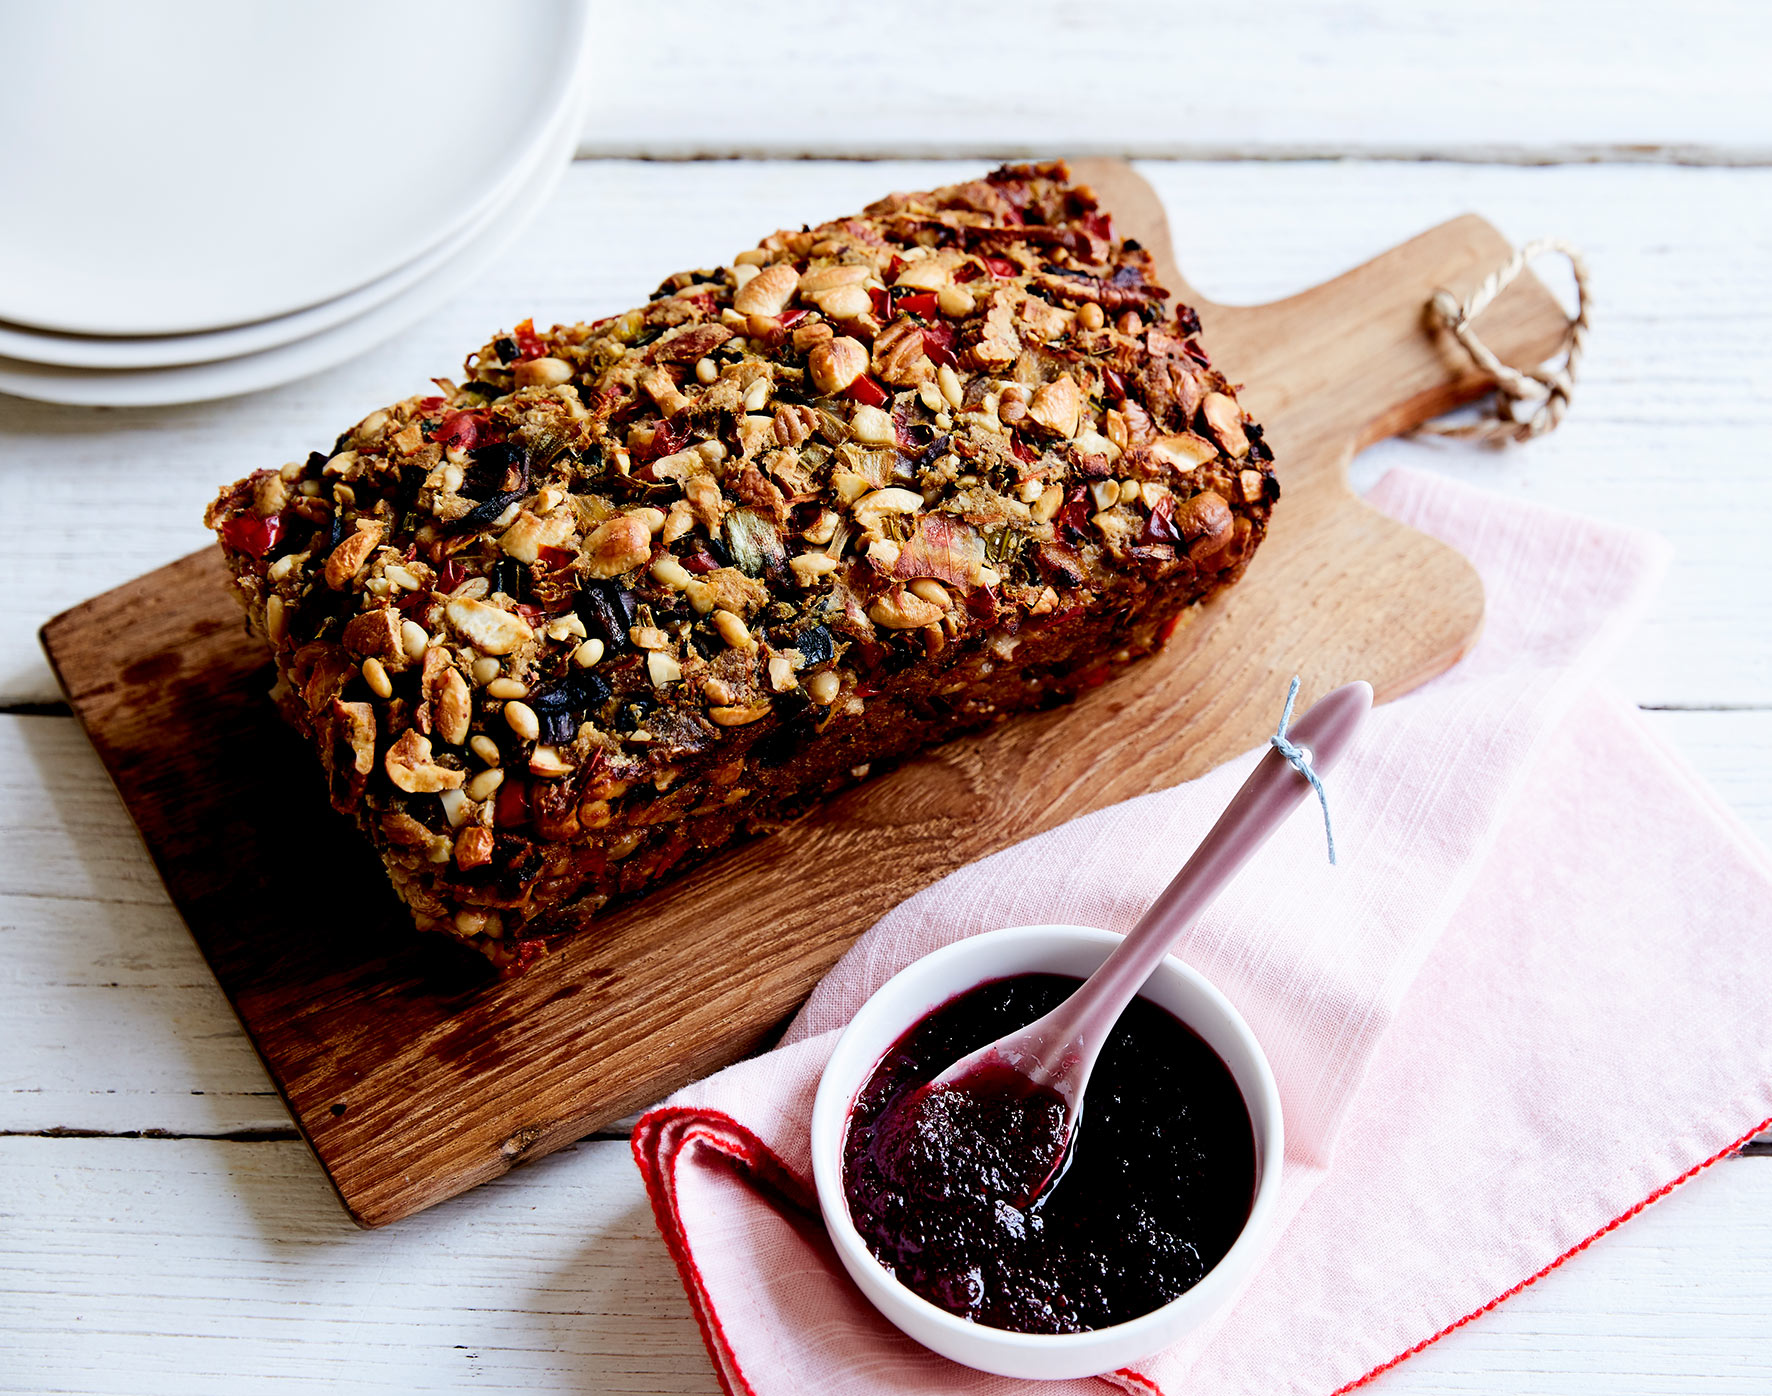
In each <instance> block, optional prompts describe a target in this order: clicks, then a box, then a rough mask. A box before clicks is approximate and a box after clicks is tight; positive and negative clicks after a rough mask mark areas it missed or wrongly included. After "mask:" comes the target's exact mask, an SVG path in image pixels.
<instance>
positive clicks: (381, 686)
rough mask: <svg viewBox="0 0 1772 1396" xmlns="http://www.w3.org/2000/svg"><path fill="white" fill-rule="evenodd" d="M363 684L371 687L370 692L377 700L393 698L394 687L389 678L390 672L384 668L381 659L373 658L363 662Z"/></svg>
mask: <svg viewBox="0 0 1772 1396" xmlns="http://www.w3.org/2000/svg"><path fill="white" fill-rule="evenodd" d="M363 682H364V683H366V684H368V685H369V691H370V692H371V693H373V694H374V695H375V696H376V697H377V698H392V697H393V696H394V685H393V682H392V680H390V679H389V678H388V671H387V670H386V669H384V668H383V667H382V662H381V660H379V659H376V658H374V657H371V658H369V659H365V660H364V661H363Z"/></svg>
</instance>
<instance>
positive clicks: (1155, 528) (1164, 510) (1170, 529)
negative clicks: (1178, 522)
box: [1140, 494, 1181, 543]
mask: <svg viewBox="0 0 1772 1396" xmlns="http://www.w3.org/2000/svg"><path fill="white" fill-rule="evenodd" d="M1140 541H1141V542H1145V543H1179V542H1180V541H1181V533H1180V531H1179V530H1178V529H1177V528H1176V527H1175V496H1174V495H1168V494H1166V495H1163V496H1162V497H1161V498H1159V499H1158V500H1157V502H1156V504H1154V505H1153V506H1152V507H1151V516H1150V518H1149V520H1147V521H1146V523H1145V526H1144V537H1143V538H1142V539H1141V540H1140Z"/></svg>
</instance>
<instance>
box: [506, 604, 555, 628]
mask: <svg viewBox="0 0 1772 1396" xmlns="http://www.w3.org/2000/svg"><path fill="white" fill-rule="evenodd" d="M511 614H512V615H516V616H521V617H522V618H523V623H524V624H525V625H527V626H528V627H529V628H530V629H531V630H537V629H539V628H540V627H541V625H542V622H544V621H545V620H547V618H548V613H547V612H546V611H544V610H543V609H542V608H541V607H540V606H532V605H530V604H529V603H528V602H527V601H523V602H519V603H518V604H517V605H515V606H513V607H511Z"/></svg>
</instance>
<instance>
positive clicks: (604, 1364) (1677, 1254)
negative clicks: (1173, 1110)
mask: <svg viewBox="0 0 1772 1396" xmlns="http://www.w3.org/2000/svg"><path fill="white" fill-rule="evenodd" d="M0 1195H3V1196H4V1197H5V1198H6V1199H7V1201H6V1204H5V1206H4V1209H3V1210H0V1242H3V1243H0V1352H4V1353H5V1354H6V1358H5V1361H4V1362H3V1363H0V1389H4V1390H8V1391H32V1392H40V1391H81V1392H93V1393H99V1392H110V1393H127V1396H157V1394H158V1393H168V1396H174V1394H175V1396H208V1393H217V1396H232V1393H235V1392H239V1391H245V1390H250V1391H255V1392H259V1391H265V1392H284V1391H289V1392H296V1391H301V1392H307V1391H314V1390H317V1389H327V1390H340V1391H372V1390H373V1391H399V1392H453V1391H468V1390H472V1391H477V1392H481V1393H507V1392H508V1393H519V1392H520V1393H525V1396H528V1393H539V1392H556V1391H558V1392H571V1393H584V1392H587V1391H595V1392H634V1393H665V1392H670V1393H712V1392H714V1391H715V1390H716V1389H717V1388H716V1386H715V1384H714V1379H713V1374H712V1371H711V1369H710V1368H709V1367H708V1365H707V1359H706V1358H705V1356H704V1355H703V1353H702V1350H701V1343H700V1340H699V1337H698V1335H697V1333H696V1329H695V1325H694V1322H693V1320H692V1319H691V1318H690V1316H689V1312H688V1306H687V1304H686V1303H685V1302H684V1300H683V1296H682V1292H681V1289H680V1287H679V1286H678V1283H677V1278H676V1274H675V1272H674V1271H673V1269H672V1267H671V1262H670V1259H669V1257H668V1256H667V1254H666V1252H665V1249H664V1247H663V1246H662V1245H661V1244H659V1241H658V1238H657V1235H656V1234H655V1232H654V1231H653V1225H652V1218H651V1213H650V1211H649V1209H648V1208H647V1205H646V1202H645V1198H644V1195H643V1193H642V1190H641V1187H640V1181H639V1176H638V1174H637V1173H636V1171H635V1169H634V1167H633V1164H632V1161H631V1160H630V1159H629V1157H628V1150H627V1146H626V1145H625V1144H623V1143H608V1144H593V1145H582V1146H579V1147H577V1148H574V1149H571V1150H568V1151H564V1152H562V1153H560V1154H557V1155H555V1156H554V1157H552V1158H549V1159H545V1160H542V1161H540V1162H538V1163H535V1164H531V1165H526V1166H525V1167H524V1168H522V1169H521V1170H519V1171H518V1172H516V1173H514V1174H512V1175H511V1176H510V1177H508V1178H505V1179H502V1180H500V1181H498V1182H495V1183H493V1184H491V1185H490V1186H488V1187H485V1188H482V1189H480V1190H478V1191H477V1192H475V1193H473V1194H472V1195H471V1196H469V1197H465V1198H462V1199H460V1200H458V1201H457V1202H456V1203H454V1204H452V1205H451V1206H449V1207H446V1208H442V1209H439V1210H437V1211H434V1212H431V1213H428V1214H426V1215H425V1216H422V1217H418V1218H415V1219H413V1220H412V1221H411V1222H409V1223H408V1224H406V1225H404V1226H399V1227H393V1228H390V1229H388V1230H384V1231H379V1232H375V1233H372V1234H369V1235H364V1234H361V1233H354V1232H353V1231H352V1230H351V1228H350V1226H349V1223H348V1222H346V1221H345V1219H344V1218H343V1217H342V1216H341V1215H340V1214H339V1212H338V1209H337V1208H336V1207H335V1206H334V1205H333V1203H332V1200H331V1197H330V1195H329V1194H328V1193H327V1190H326V1188H325V1185H324V1184H323V1183H322V1182H321V1181H320V1180H319V1178H318V1176H317V1175H316V1173H315V1172H314V1170H313V1169H312V1167H311V1165H310V1164H309V1162H308V1160H307V1159H306V1158H305V1157H304V1153H303V1150H302V1148H301V1146H300V1145H299V1144H260V1145H242V1144H229V1143H217V1142H212V1141H165V1140H110V1139H104V1140H90V1139H88V1140H67V1139H61V1140H45V1139H0ZM1769 1253H1772V1160H1768V1159H1764V1158H1751V1159H1742V1160H1734V1161H1730V1162H1728V1163H1725V1164H1720V1165H1718V1166H1717V1167H1716V1168H1714V1169H1712V1170H1710V1171H1709V1172H1708V1173H1707V1174H1705V1175H1704V1176H1703V1177H1702V1178H1700V1179H1698V1180H1696V1181H1694V1182H1693V1183H1691V1184H1689V1185H1687V1186H1686V1187H1684V1188H1682V1189H1680V1190H1679V1191H1678V1192H1676V1193H1675V1194H1674V1195H1673V1196H1671V1197H1669V1198H1667V1199H1665V1200H1663V1201H1661V1202H1658V1203H1656V1204H1655V1205H1654V1206H1653V1207H1651V1208H1650V1209H1649V1210H1648V1211H1647V1212H1645V1213H1644V1214H1643V1215H1642V1216H1641V1217H1639V1218H1638V1219H1636V1220H1634V1221H1632V1222H1631V1224H1630V1225H1629V1226H1627V1227H1624V1228H1622V1229H1621V1230H1619V1231H1617V1232H1614V1233H1613V1234H1612V1235H1610V1236H1606V1237H1604V1238H1602V1239H1601V1240H1600V1241H1599V1242H1597V1243H1596V1244H1595V1245H1594V1246H1592V1247H1591V1248H1590V1249H1589V1250H1587V1251H1586V1252H1584V1253H1583V1254H1582V1255H1580V1256H1578V1257H1577V1258H1576V1259H1575V1260H1573V1261H1571V1262H1570V1263H1569V1264H1567V1265H1566V1266H1564V1267H1563V1268H1562V1269H1560V1270H1558V1271H1556V1272H1555V1273H1553V1274H1551V1275H1550V1276H1548V1277H1547V1278H1546V1279H1544V1280H1543V1281H1541V1282H1540V1283H1538V1284H1536V1285H1534V1286H1532V1287H1531V1288H1530V1289H1528V1290H1526V1291H1525V1292H1524V1293H1522V1294H1520V1295H1518V1296H1517V1297H1515V1298H1513V1299H1511V1300H1509V1301H1508V1302H1507V1303H1506V1304H1505V1305H1503V1306H1502V1307H1501V1308H1500V1309H1499V1310H1498V1311H1496V1312H1495V1313H1493V1314H1490V1315H1487V1316H1486V1317H1484V1318H1483V1319H1482V1321H1481V1322H1479V1323H1476V1324H1473V1325H1471V1326H1470V1327H1469V1328H1466V1329H1463V1330H1460V1332H1458V1333H1457V1334H1455V1335H1453V1336H1452V1337H1450V1338H1448V1339H1445V1340H1444V1341H1443V1342H1442V1343H1440V1344H1438V1345H1436V1346H1435V1347H1433V1348H1430V1349H1429V1350H1428V1351H1427V1352H1425V1353H1423V1354H1422V1355H1421V1356H1419V1357H1417V1358H1415V1359H1413V1360H1411V1361H1410V1362H1408V1363H1405V1364H1404V1365H1403V1366H1402V1367H1401V1368H1399V1369H1397V1370H1396V1371H1395V1372H1393V1373H1391V1374H1390V1375H1388V1376H1386V1377H1385V1378H1383V1379H1382V1380H1381V1381H1380V1382H1379V1383H1377V1384H1376V1385H1374V1386H1373V1388H1372V1390H1373V1391H1374V1392H1375V1393H1385V1392H1389V1393H1393V1394H1394V1396H1404V1393H1408V1394H1409V1396H1450V1393H1453V1392H1469V1391H1477V1392H1494V1391H1531V1392H1534V1393H1554V1394H1558V1396H1615V1393H1617V1392H1620V1391H1628V1392H1631V1393H1655V1394H1656V1396H1676V1393H1677V1394H1678V1396H1688V1393H1689V1394H1690V1396H1700V1393H1702V1396H1748V1394H1749V1393H1756V1394H1757V1393H1760V1392H1764V1391H1765V1390H1767V1389H1768V1386H1772V1349H1768V1346H1767V1344H1766V1342H1765V1315H1766V1314H1767V1313H1768V1312H1772V1266H1768V1265H1767V1264H1766V1263H1765V1260H1766V1256H1767V1255H1768V1254H1769Z"/></svg>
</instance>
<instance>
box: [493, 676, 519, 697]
mask: <svg viewBox="0 0 1772 1396" xmlns="http://www.w3.org/2000/svg"><path fill="white" fill-rule="evenodd" d="M486 696H487V697H488V698H503V699H509V698H527V697H528V696H529V685H528V684H526V683H523V682H521V681H520V680H517V679H507V678H497V679H494V680H493V681H492V682H491V683H489V684H487V685H486Z"/></svg>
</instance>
